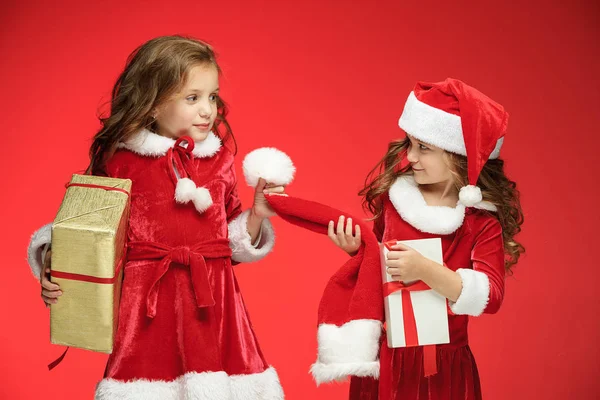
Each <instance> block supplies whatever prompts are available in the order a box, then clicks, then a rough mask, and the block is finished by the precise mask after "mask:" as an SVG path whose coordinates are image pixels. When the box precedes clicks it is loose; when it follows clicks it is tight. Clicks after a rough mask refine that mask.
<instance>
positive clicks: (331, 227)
mask: <svg viewBox="0 0 600 400" xmlns="http://www.w3.org/2000/svg"><path fill="white" fill-rule="evenodd" d="M334 227H335V222H333V221H329V225H328V226H327V236H329V239H331V240H333V242H334V243H335V244H338V241H337V236H336V235H335V231H334Z"/></svg>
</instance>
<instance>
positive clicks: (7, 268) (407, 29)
mask: <svg viewBox="0 0 600 400" xmlns="http://www.w3.org/2000/svg"><path fill="white" fill-rule="evenodd" d="M94 3H95V2H84V3H81V2H80V1H72V2H33V1H29V2H27V1H16V0H13V1H9V2H8V3H7V2H3V5H2V10H1V11H0V15H1V16H0V32H1V34H0V54H1V57H2V63H1V64H0V87H1V88H2V96H1V97H0V106H1V110H2V131H3V132H2V140H3V142H4V144H3V145H2V146H1V147H0V152H1V153H0V154H1V157H0V168H1V171H2V180H3V182H2V207H1V210H0V213H1V214H0V220H2V221H3V226H4V228H3V229H2V230H1V231H2V232H1V233H0V235H1V239H2V240H1V243H2V245H3V263H2V269H3V272H4V273H3V276H2V279H1V281H0V282H1V283H0V285H1V287H0V288H1V289H0V293H2V310H3V311H2V323H1V325H2V327H1V329H0V351H1V358H2V361H1V362H0V376H1V380H2V384H1V385H0V398H3V399H4V398H6V399H15V398H18V399H33V398H40V397H41V395H43V394H46V395H49V396H51V397H55V398H64V399H80V398H91V397H92V393H93V389H94V385H95V383H96V381H97V380H99V379H100V378H101V376H102V373H103V369H104V362H105V359H106V356H105V355H101V354H94V353H89V352H85V351H81V350H75V351H72V352H70V354H69V355H68V357H67V359H66V361H65V362H64V363H63V364H62V365H60V367H59V368H57V369H56V370H54V371H52V372H50V373H49V372H48V371H47V370H46V364H47V363H48V362H49V361H51V360H53V359H54V358H55V357H56V356H57V355H59V354H60V352H61V351H62V349H61V348H60V347H55V346H52V345H50V344H49V341H48V335H49V334H48V330H49V329H48V326H49V316H48V315H49V313H48V311H47V310H46V309H45V308H44V306H43V304H42V301H41V299H40V296H39V291H40V289H39V284H38V283H36V281H35V280H34V279H33V278H32V277H31V273H30V271H29V268H28V267H27V264H26V261H25V249H26V246H27V243H28V240H29V235H30V234H31V233H32V232H33V231H34V230H35V229H36V228H38V227H39V226H40V225H42V224H43V223H46V222H49V221H50V220H51V219H52V218H53V216H54V214H55V212H56V211H57V208H58V206H59V204H60V201H61V199H62V196H63V194H64V188H63V184H64V183H65V182H66V181H67V180H68V179H69V178H70V175H71V173H73V172H76V171H80V170H82V169H83V168H84V167H85V166H86V165H87V149H88V146H89V144H90V138H91V136H92V135H93V133H94V132H95V131H96V130H97V128H98V122H97V119H96V118H95V113H96V110H97V108H98V106H99V105H100V104H102V102H103V101H106V100H107V99H108V96H109V93H110V89H111V87H112V84H113V82H114V81H115V79H116V77H117V75H118V74H119V72H120V71H121V70H122V68H123V66H124V62H125V59H126V57H127V55H128V54H129V53H130V52H131V51H132V50H133V49H134V48H135V47H136V46H138V45H139V44H141V43H143V42H144V41H146V40H148V39H150V38H152V37H155V36H158V35H165V34H174V33H182V34H189V35H193V36H196V37H199V38H203V39H205V40H208V41H210V42H211V43H212V44H213V45H214V46H215V48H216V49H217V51H218V52H219V54H220V64H221V67H222V69H223V70H224V77H223V80H222V87H223V89H224V90H223V92H222V94H223V96H224V98H225V99H226V100H227V101H228V102H229V103H230V104H231V123H232V125H233V127H234V130H235V132H236V134H237V138H238V143H239V157H238V174H240V175H241V161H242V158H243V156H244V155H245V154H246V153H248V152H249V151H250V150H252V149H254V148H257V147H261V146H274V147H277V148H280V149H282V150H284V151H286V152H287V153H288V154H289V155H290V156H291V157H292V158H293V160H294V161H295V164H296V166H297V168H298V174H297V178H296V181H295V182H294V183H293V184H292V186H290V188H289V192H291V193H294V194H296V195H299V196H301V197H304V198H308V199H313V200H318V201H322V202H325V203H328V204H331V205H334V206H337V207H339V208H341V209H345V210H348V211H350V212H352V213H354V214H356V215H362V214H361V209H360V201H359V198H358V197H357V195H356V193H357V191H358V190H359V189H360V187H361V183H362V182H363V179H364V177H365V175H366V173H367V172H368V171H369V170H370V168H371V167H372V166H373V165H374V164H375V163H376V162H377V161H378V160H379V158H380V157H381V156H383V154H384V152H385V149H386V145H387V143H388V142H389V141H390V140H392V139H394V138H397V137H398V136H399V135H400V131H399V129H398V128H397V119H398V117H399V115H400V113H401V111H402V106H403V104H404V101H405V100H406V96H407V95H408V93H409V91H410V89H411V88H412V85H413V84H414V82H415V81H417V80H442V79H444V78H446V77H448V76H451V77H456V78H460V79H462V80H464V81H466V82H468V83H470V84H471V85H473V86H475V87H477V88H479V89H480V90H481V91H483V92H484V93H486V94H488V95H490V96H491V97H492V98H494V99H495V100H497V101H499V102H500V103H502V104H503V105H504V106H505V107H506V109H507V110H508V111H509V112H510V113H511V119H510V123H509V132H508V135H507V139H506V142H505V146H504V149H503V157H504V158H505V159H506V160H507V169H508V173H509V174H510V176H511V177H512V178H513V179H514V180H516V181H517V182H518V184H519V188H520V189H521V192H522V204H523V208H524V212H525V221H526V223H525V225H524V231H523V233H522V235H521V236H520V239H521V241H522V242H523V243H524V244H525V246H526V248H527V254H526V255H525V256H524V257H523V258H522V260H521V262H520V264H519V265H518V266H517V268H516V275H515V276H514V277H512V278H509V279H508V280H507V292H506V299H505V303H504V306H503V308H502V309H501V311H500V313H499V314H497V315H493V316H484V317H481V318H478V319H474V320H473V323H472V325H471V344H472V348H473V351H474V353H475V355H476V358H477V360H478V365H479V368H480V373H481V379H482V385H483V391H484V397H485V398H486V399H492V400H493V399H496V400H497V399H508V398H513V399H531V398H541V399H565V398H569V399H571V398H573V399H592V398H597V396H598V395H599V392H600V391H599V389H600V384H599V383H598V380H597V377H598V373H599V372H600V371H599V369H600V368H599V366H600V363H599V361H598V359H599V356H600V354H599V351H598V348H599V347H598V345H597V343H596V340H597V339H598V338H599V333H600V332H599V331H600V330H599V322H598V312H599V311H600V310H599V307H598V306H599V301H598V297H597V293H596V291H597V287H598V283H597V282H598V279H599V278H600V275H599V273H598V262H597V260H598V257H597V256H596V255H595V254H594V253H593V246H594V244H595V243H596V242H597V238H598V234H597V227H598V224H599V222H600V221H599V217H598V210H597V209H594V207H597V205H598V189H597V187H596V184H597V176H598V175H597V173H598V172H599V171H598V167H597V164H596V163H595V162H596V160H597V147H598V144H599V141H598V126H599V125H600V118H599V115H600V113H599V111H598V109H599V107H600V90H599V89H600V87H599V86H600V85H599V81H598V71H600V63H599V60H598V55H599V54H600V53H599V45H598V43H599V39H600V35H599V28H598V26H599V25H598V17H599V15H600V13H599V8H600V7H598V5H597V4H594V3H595V2H593V1H590V2H582V1H571V2H568V3H569V5H559V3H561V2H555V3H556V4H551V3H550V2H544V3H541V2H540V5H539V6H536V5H533V4H530V2H527V4H526V5H521V6H513V5H508V4H506V3H504V2H493V4H492V2H475V1H473V2H443V4H442V2H440V3H439V4H433V3H430V4H427V5H418V6H417V5H412V2H399V1H378V2H370V1H356V2H353V4H350V3H351V2H347V1H338V2H336V1H331V2H328V3H327V4H323V3H324V2H318V1H303V2H275V1H273V2H267V1H260V2H242V1H240V2H237V3H232V2H199V1H188V0H180V1H177V2H164V1H140V2H136V3H132V2H129V3H128V4H126V5H124V4H123V3H124V2H122V1H115V0H109V1H103V2H98V5H94ZM250 3H252V4H250ZM293 3H302V4H293ZM400 3H406V4H400ZM408 3H411V4H408ZM483 3H486V4H483ZM240 189H241V195H242V199H243V200H245V204H246V206H250V201H251V195H252V191H251V190H250V189H249V188H244V187H241V188H240ZM594 204H596V206H594ZM274 225H275V228H276V231H277V233H278V240H277V244H276V247H275V251H274V253H273V254H271V255H270V256H269V257H268V258H266V259H265V260H264V261H261V262H259V263H258V264H255V265H242V266H239V267H238V269H237V271H238V277H239V280H240V284H241V286H242V289H243V291H244V295H245V299H246V302H247V305H248V308H249V311H250V313H251V316H252V319H253V323H254V326H255V328H256V331H257V334H258V337H259V339H260V341H261V343H262V346H263V350H264V351H265V353H266V356H267V358H268V359H269V361H270V362H271V363H272V365H273V366H275V367H276V368H277V370H278V372H279V374H280V377H281V381H282V384H283V387H284V390H285V392H286V395H287V399H290V400H297V399H306V398H311V399H314V400H317V399H343V398H345V396H346V393H347V386H346V385H345V384H341V385H340V384H338V385H327V386H322V387H319V388H316V387H315V385H314V383H313V382H312V380H311V377H310V376H309V374H308V369H309V366H310V364H311V363H312V362H313V361H314V359H315V354H316V338H315V336H316V329H315V322H316V310H317V304H318V301H319V297H320V294H321V292H322V289H323V287H324V285H325V283H326V281H327V279H328V277H329V276H330V275H331V274H332V273H333V271H334V270H335V268H336V266H338V265H341V263H342V262H343V261H344V260H345V255H344V254H343V253H342V252H341V251H340V250H338V249H336V248H335V247H334V246H333V245H331V244H330V243H329V242H328V239H327V238H326V237H319V236H316V235H314V234H312V233H309V232H307V231H302V230H300V229H298V228H295V227H293V226H291V225H288V224H286V223H285V222H283V221H281V220H278V219H275V220H274ZM313 255H318V259H316V258H315V257H313Z"/></svg>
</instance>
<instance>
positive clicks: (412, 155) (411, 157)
mask: <svg viewBox="0 0 600 400" xmlns="http://www.w3.org/2000/svg"><path fill="white" fill-rule="evenodd" d="M406 159H407V160H408V161H409V162H411V163H413V164H414V163H417V162H418V161H419V157H418V156H417V152H416V151H415V149H414V147H413V146H411V147H410V149H408V152H407V153H406Z"/></svg>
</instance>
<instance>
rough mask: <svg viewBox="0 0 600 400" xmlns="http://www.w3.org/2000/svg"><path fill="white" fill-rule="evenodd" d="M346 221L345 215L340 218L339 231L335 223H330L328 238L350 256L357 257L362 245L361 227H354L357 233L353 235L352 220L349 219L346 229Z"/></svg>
mask: <svg viewBox="0 0 600 400" xmlns="http://www.w3.org/2000/svg"><path fill="white" fill-rule="evenodd" d="M344 220H345V217H344V216H343V215H342V216H340V218H339V220H338V223H337V229H335V223H334V222H333V221H329V226H328V229H327V236H329V239H331V241H333V243H335V245H336V246H337V247H339V248H340V249H342V250H344V251H345V252H346V253H348V254H349V255H350V256H355V255H356V253H357V252H358V249H359V248H360V244H361V239H360V226H359V225H356V226H355V227H354V228H355V233H354V235H353V234H352V218H348V221H346V226H345V228H344Z"/></svg>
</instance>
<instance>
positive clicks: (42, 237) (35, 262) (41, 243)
mask: <svg viewBox="0 0 600 400" xmlns="http://www.w3.org/2000/svg"><path fill="white" fill-rule="evenodd" d="M51 241H52V223H49V224H47V225H44V226H42V227H41V228H40V229H38V230H37V231H35V232H34V233H33V235H31V240H30V241H29V246H28V247H27V262H28V263H29V267H30V268H31V272H32V273H33V276H35V277H36V278H37V279H40V274H41V272H42V269H43V268H44V259H43V257H42V253H45V252H44V251H43V250H44V247H45V246H46V245H47V244H50V242H51Z"/></svg>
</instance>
